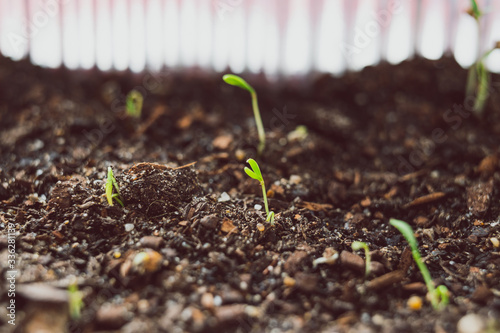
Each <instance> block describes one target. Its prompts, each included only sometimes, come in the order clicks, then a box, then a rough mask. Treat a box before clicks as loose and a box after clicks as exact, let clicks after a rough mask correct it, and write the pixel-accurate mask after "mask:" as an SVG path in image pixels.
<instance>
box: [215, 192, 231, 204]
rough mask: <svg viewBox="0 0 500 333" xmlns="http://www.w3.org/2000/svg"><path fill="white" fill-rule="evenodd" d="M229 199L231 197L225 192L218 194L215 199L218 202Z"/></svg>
mask: <svg viewBox="0 0 500 333" xmlns="http://www.w3.org/2000/svg"><path fill="white" fill-rule="evenodd" d="M230 200H231V197H230V196H229V194H227V193H226V192H222V194H221V195H220V197H219V199H218V200H217V201H218V202H227V201H230Z"/></svg>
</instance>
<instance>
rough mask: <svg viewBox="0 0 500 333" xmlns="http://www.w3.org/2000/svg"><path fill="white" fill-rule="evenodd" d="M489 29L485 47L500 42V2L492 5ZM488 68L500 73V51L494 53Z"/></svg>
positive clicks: (494, 2) (487, 62) (488, 62)
mask: <svg viewBox="0 0 500 333" xmlns="http://www.w3.org/2000/svg"><path fill="white" fill-rule="evenodd" d="M489 8H490V13H491V14H490V17H489V22H490V25H489V27H488V28H489V29H488V31H486V36H487V37H486V45H485V47H486V48H488V47H490V48H491V47H492V46H493V45H494V43H496V42H500V1H491V3H490V6H489ZM486 64H487V66H488V68H489V69H490V70H491V71H492V72H495V73H500V49H496V50H495V51H493V52H492V53H491V54H490V55H489V56H488V59H487V60H486Z"/></svg>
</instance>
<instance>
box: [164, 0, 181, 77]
mask: <svg viewBox="0 0 500 333" xmlns="http://www.w3.org/2000/svg"><path fill="white" fill-rule="evenodd" d="M178 13H179V6H178V1H177V0H165V3H164V7H163V22H164V35H163V37H164V39H163V41H162V42H163V43H164V52H165V65H166V66H167V67H175V66H177V65H178V62H179V14H178Z"/></svg>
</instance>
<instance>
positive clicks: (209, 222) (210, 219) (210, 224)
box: [200, 214, 220, 229]
mask: <svg viewBox="0 0 500 333" xmlns="http://www.w3.org/2000/svg"><path fill="white" fill-rule="evenodd" d="M219 220H220V219H219V218H218V217H217V215H215V214H211V215H207V216H205V217H203V218H202V219H201V221H200V223H201V225H202V226H204V227H205V228H208V229H215V228H216V227H217V224H219Z"/></svg>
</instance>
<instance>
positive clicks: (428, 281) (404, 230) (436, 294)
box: [389, 219, 449, 310]
mask: <svg viewBox="0 0 500 333" xmlns="http://www.w3.org/2000/svg"><path fill="white" fill-rule="evenodd" d="M389 223H390V224H391V225H392V226H394V227H395V228H396V229H398V230H399V232H400V233H401V234H402V235H403V237H404V238H405V239H406V241H407V242H408V244H410V248H411V254H412V256H413V260H415V263H416V264H417V267H418V269H419V270H420V273H421V274H422V277H423V278H424V282H425V285H426V286H427V290H428V292H429V296H430V299H431V304H432V307H433V308H434V309H438V310H440V309H443V308H444V307H446V305H448V303H449V298H448V293H449V292H448V288H446V286H444V285H440V286H438V287H437V288H435V287H434V282H432V278H431V273H430V272H429V270H428V269H427V266H426V265H425V263H424V262H423V260H422V256H421V255H420V252H419V251H418V243H417V239H416V238H415V235H414V234H413V229H412V228H411V227H410V225H409V224H408V223H406V222H404V221H400V220H396V219H391V220H390V221H389Z"/></svg>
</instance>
